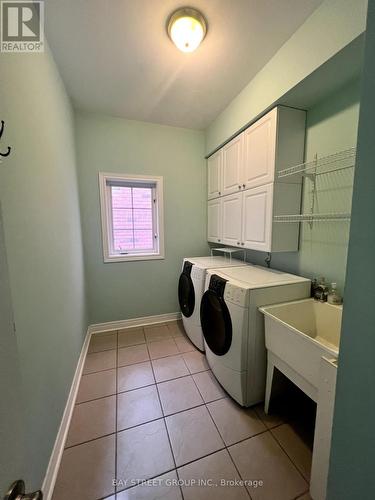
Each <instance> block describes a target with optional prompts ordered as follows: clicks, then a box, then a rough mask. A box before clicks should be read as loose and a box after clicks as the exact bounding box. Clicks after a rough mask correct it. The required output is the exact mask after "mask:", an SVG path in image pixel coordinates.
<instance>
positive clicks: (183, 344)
mask: <svg viewBox="0 0 375 500" xmlns="http://www.w3.org/2000/svg"><path fill="white" fill-rule="evenodd" d="M174 340H175V342H176V344H177V349H178V350H179V352H191V351H196V350H197V349H196V347H195V346H194V344H192V343H191V342H190V340H189V339H188V338H187V337H182V336H181V337H175V339H174Z"/></svg>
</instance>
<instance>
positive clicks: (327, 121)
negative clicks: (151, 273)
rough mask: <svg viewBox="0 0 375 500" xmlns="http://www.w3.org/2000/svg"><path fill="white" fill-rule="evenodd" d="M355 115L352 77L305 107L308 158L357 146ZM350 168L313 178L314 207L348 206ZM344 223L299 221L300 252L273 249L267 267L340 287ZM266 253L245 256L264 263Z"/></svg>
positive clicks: (345, 238)
mask: <svg viewBox="0 0 375 500" xmlns="http://www.w3.org/2000/svg"><path fill="white" fill-rule="evenodd" d="M358 114H359V81H354V82H351V83H350V84H348V85H346V86H345V87H343V88H341V89H339V90H337V91H336V92H335V93H334V94H333V95H329V96H327V97H326V98H325V99H324V100H323V101H321V102H320V103H319V104H317V105H316V106H314V107H313V108H311V109H310V110H309V111H308V112H307V123H306V149H305V156H306V159H307V160H310V159H313V158H314V155H315V153H318V155H319V156H321V155H327V154H331V153H335V152H337V151H340V150H342V149H346V148H350V147H352V146H355V145H356V141H357V126H358ZM352 183H353V171H352V169H350V170H343V171H341V172H337V173H333V174H327V175H323V176H321V177H320V178H319V179H318V181H317V197H316V204H315V210H316V211H321V212H330V211H334V212H335V211H337V212H347V211H350V206H351V196H352ZM310 190H311V185H310V184H309V181H308V180H306V184H305V187H304V200H303V206H304V207H305V209H306V211H308V210H309V208H310ZM348 238H349V223H347V222H340V223H328V222H325V223H314V225H313V228H312V229H310V227H309V225H308V224H302V225H301V237H300V250H299V252H289V253H280V254H278V253H274V254H272V263H271V266H272V267H274V268H277V269H281V270H286V271H289V272H293V273H296V274H301V275H304V276H307V277H314V276H325V277H326V278H327V279H328V280H329V281H330V282H332V281H335V282H337V283H338V287H339V289H340V290H341V291H342V290H343V286H344V281H345V270H346V257H347V246H348ZM265 257H266V254H264V253H262V252H252V251H249V252H248V254H247V258H248V260H250V261H252V262H256V263H259V264H264V259H265Z"/></svg>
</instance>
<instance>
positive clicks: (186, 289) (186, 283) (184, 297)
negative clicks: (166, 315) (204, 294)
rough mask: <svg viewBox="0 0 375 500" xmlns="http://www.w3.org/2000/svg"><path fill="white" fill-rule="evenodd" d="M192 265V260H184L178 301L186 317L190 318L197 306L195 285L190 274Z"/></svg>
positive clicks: (179, 282)
mask: <svg viewBox="0 0 375 500" xmlns="http://www.w3.org/2000/svg"><path fill="white" fill-rule="evenodd" d="M192 267H193V264H192V263H191V262H188V261H186V262H184V268H183V270H182V273H181V276H180V279H179V281H178V301H179V303H180V308H181V312H182V314H183V315H184V316H185V318H190V316H191V315H192V314H193V312H194V307H195V293H194V285H193V282H192V280H191V276H190V275H191V268H192Z"/></svg>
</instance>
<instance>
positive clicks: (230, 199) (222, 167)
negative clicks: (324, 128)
mask: <svg viewBox="0 0 375 500" xmlns="http://www.w3.org/2000/svg"><path fill="white" fill-rule="evenodd" d="M305 120H306V112H305V111H302V110H299V109H294V108H288V107H286V106H278V107H277V108H274V109H273V110H271V111H270V112H269V113H267V114H266V115H264V116H263V117H262V118H260V119H259V120H258V121H257V122H255V123H253V124H252V125H251V126H250V127H248V128H247V129H246V130H244V131H243V132H242V133H241V134H239V135H238V136H237V137H235V138H234V139H232V140H231V141H230V142H228V144H226V145H225V146H223V147H222V148H221V149H220V150H219V151H218V152H216V153H215V154H214V155H212V156H211V157H210V158H209V159H208V198H209V200H210V201H209V202H208V241H212V242H216V243H224V244H226V245H231V246H236V247H238V246H241V248H248V249H252V250H259V251H263V252H294V251H297V250H298V244H299V226H298V224H290V223H286V224H281V223H278V222H276V221H275V220H274V216H275V215H288V214H296V213H299V211H300V205H301V186H302V178H301V177H299V178H298V176H292V177H285V178H282V177H281V178H278V172H279V171H280V170H283V169H284V168H287V167H290V166H293V165H298V164H299V163H302V162H303V159H304V143H305ZM212 198H215V200H213V199H212ZM213 202H215V203H213Z"/></svg>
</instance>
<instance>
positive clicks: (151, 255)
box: [104, 253, 165, 263]
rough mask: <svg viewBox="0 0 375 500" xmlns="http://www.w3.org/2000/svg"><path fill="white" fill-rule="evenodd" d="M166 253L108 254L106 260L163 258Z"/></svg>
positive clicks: (123, 260)
mask: <svg viewBox="0 0 375 500" xmlns="http://www.w3.org/2000/svg"><path fill="white" fill-rule="evenodd" d="M164 258H165V257H164V254H161V253H157V254H156V253H140V254H131V255H107V256H105V257H104V262H105V263H109V262H129V261H134V260H162V259H164Z"/></svg>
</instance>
